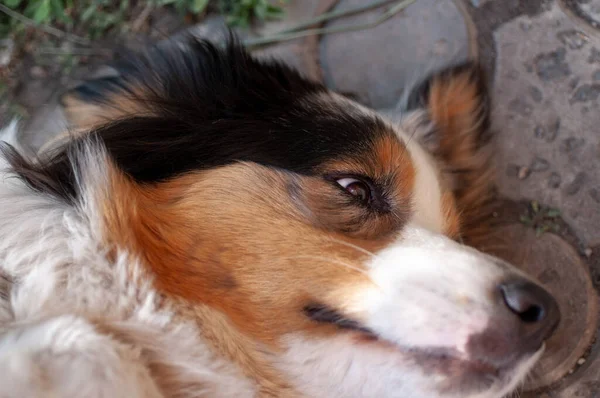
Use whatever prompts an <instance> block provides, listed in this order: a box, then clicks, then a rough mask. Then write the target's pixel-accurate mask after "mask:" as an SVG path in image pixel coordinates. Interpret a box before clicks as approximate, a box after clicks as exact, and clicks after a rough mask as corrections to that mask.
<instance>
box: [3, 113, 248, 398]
mask: <svg viewBox="0 0 600 398" xmlns="http://www.w3.org/2000/svg"><path fill="white" fill-rule="evenodd" d="M3 137H6V138H8V139H9V140H12V142H13V143H14V142H15V141H14V140H15V138H16V124H11V126H9V128H8V129H6V130H4V131H3V132H2V135H1V136H0V138H3ZM87 149H88V154H87V157H86V161H85V166H84V168H83V169H84V170H85V173H84V174H83V175H82V176H81V178H80V181H79V186H81V187H83V188H84V194H83V198H84V199H83V200H82V202H81V203H80V204H79V205H78V206H68V205H66V204H63V203H60V202H58V201H56V200H54V199H52V198H49V197H45V196H42V195H37V194H35V193H33V192H32V191H31V190H30V189H28V188H27V187H25V186H24V185H23V184H22V183H21V182H20V181H19V180H17V179H16V178H14V177H13V176H11V175H10V174H9V173H7V172H6V167H7V164H6V161H5V160H4V159H3V158H2V157H1V156H0V170H2V171H1V172H0V289H2V290H0V397H3V398H4V397H10V398H12V397H15V398H16V397H31V398H35V397H48V396H53V397H61V398H63V397H64V398H70V397H73V398H74V397H84V396H85V397H107V398H108V397H110V398H117V397H149V398H153V397H162V396H169V397H204V396H208V397H229V396H236V397H238V396H239V397H250V396H253V395H254V387H253V385H252V384H251V383H250V382H249V381H248V380H246V379H245V378H244V377H243V376H242V375H241V373H240V372H239V371H238V369H237V368H235V367H234V366H231V365H230V364H228V363H227V362H225V361H224V360H222V359H220V358H218V357H215V356H214V355H213V353H212V352H211V350H210V349H209V348H208V347H207V345H206V344H205V343H204V342H203V341H202V339H201V338H200V334H201V333H200V331H199V330H198V329H197V327H196V326H195V325H192V324H186V323H182V322H181V321H178V322H176V323H172V322H173V315H174V311H173V309H172V308H171V305H170V303H169V302H166V301H165V300H162V299H161V298H160V297H159V296H158V295H157V294H156V292H155V291H154V290H153V288H152V286H151V279H150V278H149V277H148V276H147V275H144V274H143V272H142V271H141V268H140V267H139V266H138V264H137V261H136V259H134V258H131V257H130V256H129V255H128V254H127V253H126V252H121V253H118V254H117V256H116V259H115V260H114V261H110V260H109V259H108V258H107V256H106V255H105V254H106V253H105V252H104V250H103V248H102V246H101V243H102V242H103V237H102V234H101V231H102V229H101V225H100V220H99V217H98V214H97V211H98V210H97V209H98V208H99V207H98V205H97V203H96V202H97V199H98V198H97V196H94V195H97V193H98V192H103V191H104V192H105V194H108V193H107V192H106V189H107V184H106V181H105V173H104V172H103V171H104V156H103V153H102V151H98V148H93V147H89V148H87ZM92 187H93V189H92ZM104 329H108V330H110V331H113V330H117V331H119V333H116V334H114V335H113V334H112V333H110V332H106V331H105V330H104ZM123 336H126V338H125V340H123V341H122V340H121V339H122V338H123ZM150 365H152V367H150ZM158 367H163V368H168V369H169V370H170V371H171V372H170V373H171V374H175V375H177V376H176V380H174V381H172V382H170V386H172V388H171V389H170V390H169V391H162V390H161V389H160V386H159V385H158V384H157V383H158V382H157V380H155V376H156V375H155V374H153V373H152V372H153V369H156V368H158ZM173 384H174V385H173Z"/></svg>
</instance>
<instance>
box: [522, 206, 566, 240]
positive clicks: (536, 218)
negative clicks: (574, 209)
mask: <svg viewBox="0 0 600 398" xmlns="http://www.w3.org/2000/svg"><path fill="white" fill-rule="evenodd" d="M559 216H560V210H558V209H553V208H550V207H542V206H540V204H539V203H538V202H537V201H532V202H531V203H530V204H529V206H528V207H527V210H526V211H525V214H522V215H521V217H520V220H521V223H522V224H523V225H525V226H527V227H530V228H533V229H534V230H535V234H536V236H538V237H539V236H541V235H543V234H544V233H546V232H548V231H553V232H558V231H559V230H560V225H559V224H558V221H559Z"/></svg>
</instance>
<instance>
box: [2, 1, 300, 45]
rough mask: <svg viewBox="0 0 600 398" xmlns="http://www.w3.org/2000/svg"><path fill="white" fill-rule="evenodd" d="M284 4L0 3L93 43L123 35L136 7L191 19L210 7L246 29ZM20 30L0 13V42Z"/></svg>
mask: <svg viewBox="0 0 600 398" xmlns="http://www.w3.org/2000/svg"><path fill="white" fill-rule="evenodd" d="M287 1H288V0H279V3H280V4H281V6H280V5H273V4H272V2H269V1H268V0H147V1H141V0H120V1H117V0H80V1H77V0H3V4H4V6H5V7H8V8H9V9H10V10H13V11H15V12H16V13H19V14H20V15H22V16H23V17H25V18H27V19H28V20H30V21H32V22H34V23H36V24H39V25H50V26H53V27H57V28H59V29H62V30H64V31H66V32H73V31H78V32H80V34H81V35H82V36H85V37H86V38H89V39H97V38H99V37H102V36H103V35H106V34H108V33H111V32H112V33H124V32H126V31H127V30H128V29H129V27H130V22H132V20H135V18H136V17H137V15H133V14H135V9H136V7H137V9H139V8H140V7H144V6H150V7H152V8H160V7H173V8H174V9H175V10H177V11H178V12H179V13H181V14H189V15H194V16H196V15H201V14H202V13H203V12H205V11H207V10H208V8H209V7H211V8H212V9H214V10H217V11H219V12H221V13H222V14H224V15H225V17H226V20H227V23H228V24H230V25H233V26H239V27H248V26H249V24H250V22H251V21H252V20H254V19H257V20H267V19H275V18H280V17H281V16H282V15H283V8H282V6H283V5H284V4H285V3H287ZM24 27H25V26H24V25H23V21H22V20H19V19H15V18H11V17H9V16H8V15H6V14H4V13H0V38H1V37H6V36H8V35H16V34H19V33H20V32H22V31H23V30H24Z"/></svg>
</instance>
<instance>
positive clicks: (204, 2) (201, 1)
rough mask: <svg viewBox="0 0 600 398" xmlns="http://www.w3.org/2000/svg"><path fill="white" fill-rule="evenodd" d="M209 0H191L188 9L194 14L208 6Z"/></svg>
mask: <svg viewBox="0 0 600 398" xmlns="http://www.w3.org/2000/svg"><path fill="white" fill-rule="evenodd" d="M208 1H209V0H192V4H191V5H190V11H191V12H192V13H194V14H200V13H201V12H202V11H204V10H205V9H206V7H207V6H208Z"/></svg>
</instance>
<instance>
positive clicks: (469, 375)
mask: <svg viewBox="0 0 600 398" xmlns="http://www.w3.org/2000/svg"><path fill="white" fill-rule="evenodd" d="M355 338H356V341H357V343H358V344H364V345H365V347H363V348H359V349H372V350H379V351H380V354H381V355H385V352H388V353H389V354H390V355H400V356H402V357H403V358H404V360H406V359H409V360H411V361H412V362H413V363H414V364H415V365H417V366H418V368H419V369H420V370H421V371H422V373H423V374H427V375H432V376H433V378H434V379H437V380H439V383H437V388H436V389H437V390H438V392H439V394H440V395H442V396H444V397H445V396H460V397H471V396H473V397H478V398H479V397H481V398H500V397H503V396H504V395H505V394H507V393H509V392H510V391H513V390H514V389H515V387H517V386H518V385H519V384H520V383H522V382H523V380H524V379H525V378H526V376H527V374H528V373H529V371H530V370H531V369H532V368H533V366H534V365H535V363H536V362H537V361H538V360H539V358H540V356H541V355H542V353H543V351H544V347H545V345H542V346H541V347H540V348H539V349H538V350H537V351H533V352H526V353H522V354H521V355H518V356H516V357H514V358H513V359H511V360H507V361H506V362H504V363H503V364H502V365H496V364H494V363H493V361H488V360H486V358H473V357H469V356H468V355H465V354H462V353H460V352H459V351H457V350H452V349H446V348H428V347H417V348H412V347H411V348H407V347H402V346H398V345H396V344H394V343H392V342H389V341H387V340H384V339H380V338H377V337H376V336H374V335H373V334H371V333H369V334H364V333H363V334H361V333H356V337H355ZM434 375H435V376H434Z"/></svg>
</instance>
